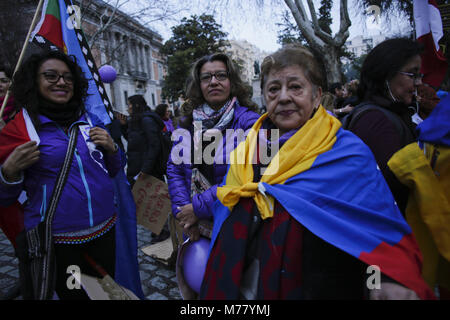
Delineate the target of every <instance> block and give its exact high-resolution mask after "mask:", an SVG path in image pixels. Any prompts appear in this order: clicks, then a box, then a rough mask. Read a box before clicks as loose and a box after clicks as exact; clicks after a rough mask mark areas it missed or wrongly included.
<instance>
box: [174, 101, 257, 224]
mask: <svg viewBox="0 0 450 320" xmlns="http://www.w3.org/2000/svg"><path fill="white" fill-rule="evenodd" d="M259 117H260V115H259V114H257V113H255V112H253V111H250V110H249V109H247V108H245V107H242V106H240V105H239V104H238V103H237V102H236V106H235V109H234V118H233V120H232V123H231V125H230V126H229V127H228V128H227V129H233V130H237V129H242V130H244V131H246V130H247V129H250V128H251V127H252V126H253V124H254V123H255V122H256V120H258V118H259ZM192 130H193V126H192V128H191V130H190V131H191V132H192ZM176 131H177V130H176ZM222 134H223V137H224V139H223V159H224V160H223V161H222V163H223V164H214V176H215V181H211V183H214V185H213V186H212V187H211V188H209V189H208V190H206V191H205V192H203V193H202V194H197V195H195V196H194V197H193V199H192V206H193V208H194V212H195V215H196V216H197V217H198V218H200V219H205V218H210V217H212V212H213V211H212V209H213V204H214V202H215V201H216V200H217V195H216V191H217V185H218V184H220V183H221V182H222V180H223V177H224V176H225V174H226V172H227V169H228V164H227V163H226V161H225V159H226V156H227V154H226V151H227V150H226V148H225V144H226V133H225V132H223V133H222ZM182 141H183V138H180V140H179V141H177V142H175V143H174V146H173V148H172V150H174V148H175V146H176V145H177V144H178V143H180V142H182ZM189 144H190V142H189ZM236 147H237V140H236V141H235V143H234V148H236ZM232 150H233V149H232ZM232 150H228V151H229V152H231V151H232ZM191 175H192V165H191V164H186V163H181V164H178V165H177V164H175V163H174V162H173V159H172V154H171V155H170V157H169V161H168V163H167V178H168V184H169V194H170V198H171V201H172V213H173V214H174V215H177V213H178V212H179V211H180V210H178V209H177V207H181V206H184V205H186V204H189V203H191V199H190V198H191V197H190V192H191Z"/></svg>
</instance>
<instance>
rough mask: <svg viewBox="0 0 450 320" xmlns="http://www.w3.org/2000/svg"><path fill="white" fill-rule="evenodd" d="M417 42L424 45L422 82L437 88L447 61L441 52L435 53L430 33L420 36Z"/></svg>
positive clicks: (442, 78) (444, 72)
mask: <svg viewBox="0 0 450 320" xmlns="http://www.w3.org/2000/svg"><path fill="white" fill-rule="evenodd" d="M417 41H418V42H420V43H422V44H423V45H424V50H423V52H422V54H421V57H422V68H421V73H423V74H424V77H423V80H422V81H423V82H424V83H426V84H428V85H431V86H433V87H439V86H440V85H441V83H442V81H443V80H444V77H445V74H446V72H447V66H448V64H447V60H446V59H445V57H444V55H443V54H442V52H441V50H439V51H436V47H435V45H434V40H433V36H432V34H431V32H430V33H427V34H425V35H423V36H421V37H420V38H418V39H417Z"/></svg>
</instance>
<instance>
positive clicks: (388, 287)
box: [369, 282, 420, 300]
mask: <svg viewBox="0 0 450 320" xmlns="http://www.w3.org/2000/svg"><path fill="white" fill-rule="evenodd" d="M369 297H370V300H420V299H419V297H418V296H417V294H416V293H415V292H414V291H412V290H411V289H408V288H406V287H404V286H402V285H400V284H397V283H390V282H382V283H381V289H372V290H370V296H369Z"/></svg>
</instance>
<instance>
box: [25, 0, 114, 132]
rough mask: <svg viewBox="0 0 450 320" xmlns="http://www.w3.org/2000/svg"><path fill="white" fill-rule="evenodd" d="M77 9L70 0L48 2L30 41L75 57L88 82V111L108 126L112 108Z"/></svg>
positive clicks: (48, 0)
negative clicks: (82, 28)
mask: <svg viewBox="0 0 450 320" xmlns="http://www.w3.org/2000/svg"><path fill="white" fill-rule="evenodd" d="M76 8H77V7H76V6H74V5H72V4H71V1H70V0H69V1H67V0H45V2H44V5H43V9H42V16H41V20H40V21H39V23H38V24H37V25H36V28H35V29H34V31H33V33H32V34H31V37H30V41H32V42H33V43H34V44H36V45H38V46H39V47H42V48H44V49H47V50H52V49H53V50H55V49H59V50H62V51H64V53H66V54H68V55H73V56H75V58H76V59H77V63H78V65H79V66H80V67H81V69H82V70H83V72H84V75H85V77H86V78H87V79H88V80H89V90H88V94H89V95H88V98H87V99H86V105H85V106H86V109H87V110H88V111H89V112H91V113H94V114H95V115H96V116H97V117H98V118H99V119H100V120H101V121H102V122H103V123H104V124H105V125H106V124H108V123H110V122H111V119H112V118H113V112H112V106H111V103H110V102H109V99H108V96H107V94H106V90H105V88H104V86H103V83H102V82H101V80H100V76H99V73H98V69H97V66H96V65H95V62H94V58H93V56H92V53H91V50H90V49H89V45H88V43H87V41H86V38H85V36H84V33H83V31H82V30H81V26H80V22H79V21H80V17H79V14H80V13H79V11H77V10H76Z"/></svg>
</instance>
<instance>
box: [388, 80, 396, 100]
mask: <svg viewBox="0 0 450 320" xmlns="http://www.w3.org/2000/svg"><path fill="white" fill-rule="evenodd" d="M386 87H387V89H388V92H389V94H390V95H391V99H392V100H393V101H394V102H397V99H395V97H394V95H393V94H392V91H391V87H390V86H389V82H388V81H387V80H386Z"/></svg>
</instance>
